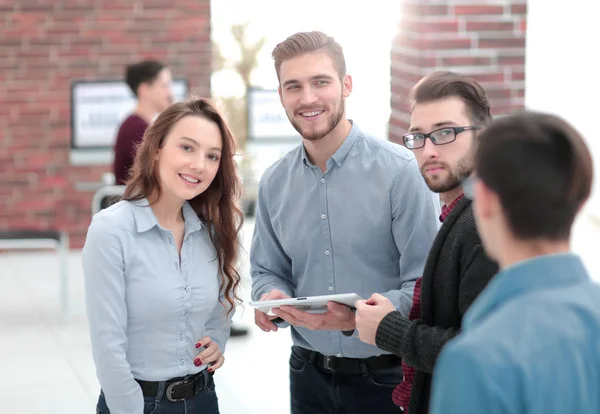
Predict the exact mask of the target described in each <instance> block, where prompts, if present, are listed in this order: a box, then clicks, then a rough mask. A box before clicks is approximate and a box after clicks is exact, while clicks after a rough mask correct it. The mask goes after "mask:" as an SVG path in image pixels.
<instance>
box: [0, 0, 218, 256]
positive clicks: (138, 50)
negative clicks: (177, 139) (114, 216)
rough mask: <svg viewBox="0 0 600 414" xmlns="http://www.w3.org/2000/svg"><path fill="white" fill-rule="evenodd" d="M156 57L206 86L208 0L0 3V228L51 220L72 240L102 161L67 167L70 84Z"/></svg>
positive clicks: (193, 85)
mask: <svg viewBox="0 0 600 414" xmlns="http://www.w3.org/2000/svg"><path fill="white" fill-rule="evenodd" d="M147 57H154V58H158V59H161V60H164V61H165V62H167V63H168V64H169V66H170V67H171V68H172V71H173V74H174V76H176V77H185V78H187V79H188V81H189V83H190V91H191V92H192V93H194V94H197V95H203V96H208V95H209V94H210V71H211V70H210V66H211V44H210V0H180V1H178V2H176V3H172V2H168V1H164V0H144V1H134V0H102V1H96V0H18V1H17V0H15V1H11V2H1V3H0V229H14V228H43V229H46V228H57V229H65V230H67V231H68V232H69V233H70V235H71V246H72V247H74V248H78V247H81V246H82V243H83V241H84V237H85V231H86V229H87V226H88V225H89V221H90V218H91V217H90V204H91V199H92V193H89V192H79V191H77V190H76V189H75V183H77V182H92V181H99V180H100V179H101V176H102V173H105V172H108V171H110V170H111V167H110V166H109V165H104V166H89V167H85V166H77V167H75V166H71V165H69V149H70V84H71V81H73V80H80V79H92V80H93V79H119V80H120V79H122V78H123V73H124V66H125V65H126V64H128V63H130V62H132V61H136V60H138V59H142V58H147Z"/></svg>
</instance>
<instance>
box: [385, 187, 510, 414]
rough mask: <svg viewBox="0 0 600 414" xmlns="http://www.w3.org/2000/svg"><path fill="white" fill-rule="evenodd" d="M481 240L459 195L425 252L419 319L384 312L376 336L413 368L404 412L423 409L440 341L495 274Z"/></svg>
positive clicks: (457, 324) (457, 327)
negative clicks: (408, 399) (429, 247)
mask: <svg viewBox="0 0 600 414" xmlns="http://www.w3.org/2000/svg"><path fill="white" fill-rule="evenodd" d="M497 271H498V266H497V264H496V263H495V262H494V261H492V260H491V259H489V258H488V257H487V256H486V254H485V252H484V250H483V246H482V244H481V240H480V238H479V234H478V233H477V228H476V227H475V219H474V217H473V210H472V207H471V201H470V200H468V199H466V198H463V199H462V200H460V201H459V202H458V204H457V205H456V206H455V207H454V208H453V210H452V211H451V212H450V214H449V215H448V217H446V219H445V220H444V223H443V224H442V226H441V228H440V230H439V232H438V235H437V236H436V238H435V240H434V242H433V246H432V247H431V250H430V252H429V256H428V257H427V263H426V264H425V269H424V271H423V280H422V281H421V318H420V319H418V320H414V321H409V320H408V319H406V318H404V317H403V316H402V315H400V313H399V312H392V313H390V314H388V315H387V316H386V317H385V318H384V319H383V320H382V321H381V324H380V325H379V327H378V329H377V335H376V338H375V341H376V344H377V346H378V347H379V348H381V349H384V350H386V351H388V352H392V353H394V354H396V355H398V356H400V357H401V358H402V359H403V360H404V362H406V363H407V364H408V365H410V366H413V367H415V368H416V370H417V371H416V373H415V379H414V381H413V386H412V392H411V396H410V404H409V414H417V413H418V414H421V413H427V412H428V411H429V410H428V406H429V396H430V392H431V378H432V377H431V373H432V372H433V367H434V365H435V361H436V359H437V357H438V355H439V354H440V351H441V349H442V347H443V346H444V344H445V343H446V342H448V341H449V340H450V339H452V338H453V337H454V336H456V335H457V334H458V333H459V331H460V327H461V320H462V317H463V315H464V314H465V312H466V311H467V309H468V308H469V306H470V305H471V303H473V301H474V300H475V298H476V297H477V295H479V293H481V291H482V290H483V289H484V288H485V286H486V285H487V283H488V282H489V281H490V279H491V278H492V277H493V276H494V275H495V274H496V273H497Z"/></svg>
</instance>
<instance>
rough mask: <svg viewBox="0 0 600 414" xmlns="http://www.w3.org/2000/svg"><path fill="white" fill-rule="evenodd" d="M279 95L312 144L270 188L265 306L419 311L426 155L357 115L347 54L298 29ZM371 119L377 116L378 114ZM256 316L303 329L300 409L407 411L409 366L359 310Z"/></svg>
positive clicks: (429, 210) (435, 203) (298, 334)
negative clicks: (357, 315)
mask: <svg viewBox="0 0 600 414" xmlns="http://www.w3.org/2000/svg"><path fill="white" fill-rule="evenodd" d="M272 55H273V58H274V60H275V70H276V73H277V77H278V79H279V94H280V97H281V103H282V105H283V107H284V108H285V111H286V113H287V116H288V118H289V120H290V122H291V124H292V125H293V126H294V128H295V129H296V130H297V131H298V133H299V134H300V135H301V137H302V142H301V144H300V145H299V146H297V147H296V148H295V149H293V150H292V151H290V152H289V153H288V154H286V155H285V156H284V157H283V158H282V159H281V160H279V161H278V162H276V163H275V164H273V165H272V166H270V167H269V168H268V169H267V170H266V172H265V173H264V174H263V176H262V178H261V181H260V185H259V198H258V204H257V210H256V224H255V231H254V234H253V240H252V246H251V251H250V264H251V275H252V297H253V299H254V300H267V299H282V298H287V297H291V296H314V295H329V294H336V293H356V294H358V295H360V296H362V297H369V296H371V295H372V294H373V293H374V292H382V294H383V295H385V296H386V297H388V298H390V299H391V300H392V303H393V304H394V307H395V308H396V309H398V310H399V311H400V312H401V313H402V314H403V315H405V316H408V313H409V310H410V306H411V302H412V293H413V289H414V284H415V280H416V279H417V278H418V277H419V276H420V275H421V274H422V272H423V266H424V264H425V259H426V257H427V251H428V250H429V247H430V246H431V243H432V242H433V239H434V237H435V234H436V232H437V229H438V226H437V214H438V213H437V210H439V200H435V199H434V198H433V196H432V193H431V191H430V190H429V189H428V188H427V186H426V185H425V182H424V181H423V177H421V174H420V173H419V167H418V164H417V161H416V160H415V157H414V155H413V154H412V153H411V152H410V151H409V150H407V149H406V148H404V147H403V146H400V145H396V144H393V143H391V142H389V141H385V140H382V139H378V138H375V137H372V136H369V135H368V134H366V133H364V132H363V131H361V129H360V128H359V127H358V125H357V123H355V122H354V121H352V120H349V119H347V118H346V110H345V99H346V98H347V97H348V96H350V94H351V92H352V78H351V76H350V75H348V74H347V73H346V63H345V59H344V54H343V51H342V47H341V46H340V45H339V44H338V43H337V42H336V41H335V40H334V39H333V38H331V37H329V36H327V35H325V34H324V33H321V32H304V33H296V34H294V35H292V36H290V37H289V38H287V39H286V40H285V41H283V42H281V43H280V44H278V45H277V46H276V47H275V49H274V50H273V53H272ZM367 116H368V115H367ZM274 313H276V314H277V316H278V317H279V318H280V319H279V320H275V321H274V320H273V318H274V317H271V316H268V315H266V314H265V313H263V312H260V311H258V310H256V311H255V321H256V324H257V325H258V326H259V327H260V328H261V329H263V330H264V331H267V332H268V331H276V330H277V329H278V327H283V326H289V325H291V326H292V327H291V329H292V339H293V347H292V352H291V356H290V362H289V364H290V394H291V412H292V414H314V413H336V412H344V413H348V414H351V413H365V412H371V411H373V410H374V411H376V412H377V413H378V414H384V413H397V412H398V407H397V406H396V405H395V404H394V403H393V402H392V400H391V398H390V395H391V393H392V390H393V389H394V387H395V386H396V385H397V384H398V383H399V382H400V381H401V380H402V368H401V361H400V358H398V357H397V356H395V355H392V354H390V353H386V352H384V351H382V350H380V349H378V348H377V347H375V346H373V345H368V344H365V343H363V342H361V341H360V339H359V338H358V333H357V332H356V331H355V322H354V312H353V311H352V309H351V308H350V307H348V306H345V305H342V304H338V303H334V302H329V304H328V311H327V312H326V313H323V314H318V315H315V314H310V313H307V312H302V311H300V310H297V309H295V308H293V307H289V306H287V307H286V306H282V307H281V308H279V309H276V310H274Z"/></svg>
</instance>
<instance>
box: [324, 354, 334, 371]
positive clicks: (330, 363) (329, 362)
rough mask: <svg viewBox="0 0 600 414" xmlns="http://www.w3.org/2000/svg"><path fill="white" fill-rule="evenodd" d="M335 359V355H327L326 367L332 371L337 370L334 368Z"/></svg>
mask: <svg viewBox="0 0 600 414" xmlns="http://www.w3.org/2000/svg"><path fill="white" fill-rule="evenodd" d="M333 360H334V357H333V356H331V355H326V356H325V369H328V370H330V371H335V370H334V369H333Z"/></svg>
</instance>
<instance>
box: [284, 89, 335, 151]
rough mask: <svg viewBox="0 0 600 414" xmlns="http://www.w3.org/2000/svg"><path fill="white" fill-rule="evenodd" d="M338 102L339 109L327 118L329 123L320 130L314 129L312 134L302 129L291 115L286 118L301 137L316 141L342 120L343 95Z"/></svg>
mask: <svg viewBox="0 0 600 414" xmlns="http://www.w3.org/2000/svg"><path fill="white" fill-rule="evenodd" d="M340 102H341V103H340V107H339V110H338V111H337V112H336V113H334V114H333V115H332V116H331V117H330V118H329V123H328V125H327V127H326V128H325V129H324V130H322V131H315V132H313V133H312V134H307V133H305V132H303V131H302V128H301V127H300V124H299V123H298V122H296V121H295V120H294V118H293V117H291V116H290V115H288V119H289V120H290V123H291V124H292V126H293V127H294V128H295V129H296V131H298V133H299V134H300V135H301V136H302V138H304V139H307V140H309V141H317V140H319V139H321V138H323V137H324V136H326V135H327V134H329V133H330V132H331V131H333V130H334V129H335V127H336V126H338V124H339V123H340V121H341V120H342V117H343V116H344V108H345V102H344V97H343V96H342V97H341V100H340ZM299 112H300V111H298V113H299ZM306 112H308V111H306ZM286 114H287V112H286ZM300 116H302V115H300Z"/></svg>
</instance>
